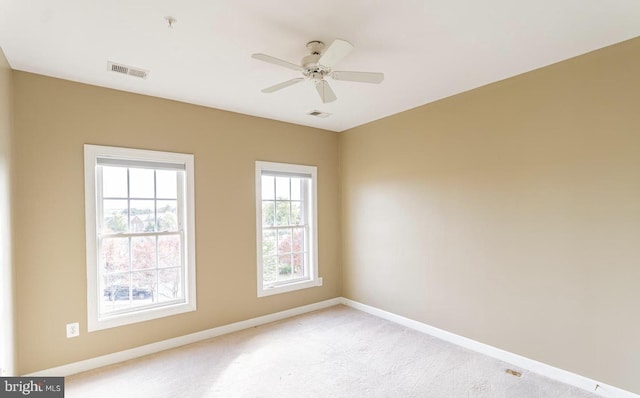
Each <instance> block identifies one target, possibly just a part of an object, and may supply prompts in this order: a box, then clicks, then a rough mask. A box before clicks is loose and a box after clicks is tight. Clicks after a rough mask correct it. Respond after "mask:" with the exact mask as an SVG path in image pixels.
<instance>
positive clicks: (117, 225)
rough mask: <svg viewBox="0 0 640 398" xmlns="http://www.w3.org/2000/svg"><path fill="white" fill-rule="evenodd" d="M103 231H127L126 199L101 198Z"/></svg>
mask: <svg viewBox="0 0 640 398" xmlns="http://www.w3.org/2000/svg"><path fill="white" fill-rule="evenodd" d="M102 212H103V220H104V221H103V228H102V232H103V233H107V234H108V233H114V232H127V230H128V225H129V224H128V221H129V220H128V218H129V217H128V215H129V213H128V211H127V200H126V199H122V200H103V201H102Z"/></svg>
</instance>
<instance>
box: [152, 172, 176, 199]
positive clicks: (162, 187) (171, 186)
mask: <svg viewBox="0 0 640 398" xmlns="http://www.w3.org/2000/svg"><path fill="white" fill-rule="evenodd" d="M156 197H158V198H160V199H177V198H178V174H177V172H176V171H174V170H156Z"/></svg>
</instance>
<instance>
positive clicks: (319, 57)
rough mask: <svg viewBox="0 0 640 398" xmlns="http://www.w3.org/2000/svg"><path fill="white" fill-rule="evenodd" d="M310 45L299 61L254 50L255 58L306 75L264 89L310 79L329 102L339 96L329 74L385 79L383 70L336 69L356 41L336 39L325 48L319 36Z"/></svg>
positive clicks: (368, 80)
mask: <svg viewBox="0 0 640 398" xmlns="http://www.w3.org/2000/svg"><path fill="white" fill-rule="evenodd" d="M307 48H308V49H309V51H310V52H311V54H309V55H307V56H306V57H304V58H302V61H301V63H300V65H297V64H294V63H292V62H288V61H284V60H282V59H279V58H275V57H272V56H270V55H266V54H253V55H252V57H253V58H255V59H259V60H260V61H264V62H268V63H271V64H274V65H279V66H283V67H285V68H289V69H293V70H295V71H298V72H301V73H302V75H303V76H304V77H297V78H295V79H291V80H287V81H285V82H282V83H278V84H276V85H274V86H271V87H267V88H265V89H263V90H262V92H263V93H273V92H275V91H278V90H282V89H283V88H286V87H289V86H292V85H294V84H297V83H300V82H302V81H305V80H309V81H311V82H312V83H313V84H314V85H315V87H316V90H317V91H318V94H319V95H320V99H322V102H323V103H325V104H326V103H328V102H333V101H335V100H336V99H337V98H336V95H335V93H334V92H333V90H332V89H331V86H329V83H328V82H327V81H326V80H325V79H324V78H325V77H326V76H329V77H331V78H333V79H334V80H345V81H351V82H360V83H381V82H382V80H384V74H383V73H377V72H351V71H334V70H333V67H334V66H335V65H336V64H337V63H338V62H340V60H342V58H344V57H345V56H347V55H348V54H349V53H350V52H351V50H353V45H352V44H351V43H349V42H348V41H346V40H341V39H335V40H334V41H333V43H331V45H330V46H329V47H328V48H327V49H326V51H324V49H325V45H324V43H323V42H321V41H317V40H314V41H310V42H309V43H307Z"/></svg>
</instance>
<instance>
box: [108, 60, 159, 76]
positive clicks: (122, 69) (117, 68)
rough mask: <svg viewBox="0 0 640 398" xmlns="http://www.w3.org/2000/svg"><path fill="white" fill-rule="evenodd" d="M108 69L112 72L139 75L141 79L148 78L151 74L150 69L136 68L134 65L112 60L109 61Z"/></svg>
mask: <svg viewBox="0 0 640 398" xmlns="http://www.w3.org/2000/svg"><path fill="white" fill-rule="evenodd" d="M107 70H109V71H111V72H116V73H121V74H123V75H129V76H134V77H139V78H141V79H146V78H147V76H148V75H149V71H148V70H144V69H140V68H134V67H131V66H127V65H123V64H117V63H115V62H111V61H109V62H107Z"/></svg>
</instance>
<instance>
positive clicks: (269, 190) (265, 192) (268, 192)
mask: <svg viewBox="0 0 640 398" xmlns="http://www.w3.org/2000/svg"><path fill="white" fill-rule="evenodd" d="M274 184H275V177H272V176H262V181H261V183H260V185H262V199H275V198H276V193H275V191H274V189H275V185H274Z"/></svg>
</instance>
